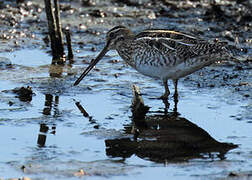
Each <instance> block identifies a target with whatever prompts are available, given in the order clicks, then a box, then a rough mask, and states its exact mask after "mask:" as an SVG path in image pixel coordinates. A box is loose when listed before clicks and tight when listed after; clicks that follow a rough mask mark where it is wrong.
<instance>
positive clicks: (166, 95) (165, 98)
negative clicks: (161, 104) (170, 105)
mask: <svg viewBox="0 0 252 180" xmlns="http://www.w3.org/2000/svg"><path fill="white" fill-rule="evenodd" d="M168 97H169V94H166V93H165V94H163V95H162V96H160V97H159V98H158V99H162V100H168Z"/></svg>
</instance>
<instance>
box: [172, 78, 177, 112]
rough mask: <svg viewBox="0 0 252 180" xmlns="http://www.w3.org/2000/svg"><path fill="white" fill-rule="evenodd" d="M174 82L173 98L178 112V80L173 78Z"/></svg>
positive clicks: (175, 110)
mask: <svg viewBox="0 0 252 180" xmlns="http://www.w3.org/2000/svg"><path fill="white" fill-rule="evenodd" d="M173 84H174V89H175V90H174V95H173V99H174V112H175V113H177V105H178V80H177V79H175V80H173Z"/></svg>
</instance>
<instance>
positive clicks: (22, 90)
mask: <svg viewBox="0 0 252 180" xmlns="http://www.w3.org/2000/svg"><path fill="white" fill-rule="evenodd" d="M2 92H5V93H14V94H16V95H17V96H16V97H17V98H18V99H19V100H20V101H23V102H30V101H31V100H32V96H33V95H34V93H33V91H32V88H31V87H30V86H27V87H17V88H14V89H12V90H3V91H2ZM12 104H13V103H12V102H11V101H10V102H9V105H12Z"/></svg>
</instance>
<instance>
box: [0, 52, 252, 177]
mask: <svg viewBox="0 0 252 180" xmlns="http://www.w3.org/2000/svg"><path fill="white" fill-rule="evenodd" d="M88 54H89V55H90V56H91V55H92V54H95V52H89V53H88ZM84 55H85V53H83V54H82V53H80V54H79V55H78V56H79V57H83V56H84ZM1 57H6V58H9V60H10V61H11V62H12V67H11V68H9V69H8V68H7V69H4V70H3V71H1V80H0V84H1V86H0V88H1V89H0V90H1V94H0V96H1V101H0V111H1V121H0V123H1V125H0V136H1V142H0V146H1V149H0V154H1V162H0V164H1V168H0V174H1V177H4V178H11V177H23V176H28V177H30V178H32V179H60V178H62V179H75V178H76V176H84V177H89V178H92V179H103V178H108V177H109V178H110V179H128V178H134V179H143V178H145V179H153V178H155V177H159V178H169V177H170V178H176V179H184V178H186V179H202V178H208V179H215V178H223V177H226V176H228V175H229V174H230V172H236V173H239V172H242V173H244V172H245V173H246V172H249V171H250V170H251V166H252V164H251V161H250V159H251V145H252V144H251V139H252V136H251V130H252V127H251V126H250V124H251V116H250V117H249V116H246V114H249V112H250V111H249V109H250V108H251V99H250V98H247V99H244V97H243V96H241V95H239V94H238V93H234V92H233V90H232V88H197V87H195V86H187V85H186V83H184V82H183V80H182V81H181V82H180V83H179V92H180V98H179V103H178V107H177V108H178V112H179V113H180V115H179V117H180V118H185V119H186V120H187V121H189V122H190V123H193V124H194V125H196V126H197V128H200V129H202V130H203V131H206V132H207V133H208V134H209V135H210V136H211V137H212V138H213V139H215V140H216V141H218V142H223V143H233V144H236V145H238V147H237V148H234V149H232V148H231V149H232V150H227V151H225V152H224V154H222V156H220V154H219V153H220V152H218V151H216V152H215V151H214V150H212V151H209V152H208V151H207V152H202V153H199V154H197V155H196V156H192V157H190V155H188V156H187V155H185V156H183V158H182V159H184V160H181V159H180V160H179V161H176V160H174V159H173V160H172V159H170V160H169V159H167V160H165V161H163V160H162V161H159V162H158V158H156V159H152V158H151V157H150V156H149V155H146V154H144V155H143V154H141V152H138V151H136V152H134V151H133V152H131V153H130V155H128V156H124V155H120V153H119V155H118V154H117V152H116V154H117V155H113V153H115V151H113V149H112V155H111V152H110V151H109V150H110V149H109V148H110V147H108V146H107V147H106V142H107V141H108V140H113V139H114V140H116V139H117V140H120V139H123V138H130V139H131V138H133V134H132V133H130V131H127V129H129V128H130V127H132V119H131V111H130V105H131V99H132V94H131V85H132V84H137V85H138V86H139V87H140V88H141V91H142V93H143V98H144V101H145V104H146V105H148V106H150V107H151V109H150V113H149V114H148V116H149V115H155V114H162V111H163V109H164V104H163V103H162V101H161V100H157V99H154V98H155V97H156V96H157V95H160V94H162V92H163V88H162V86H161V82H159V81H157V80H153V79H150V78H148V77H144V76H142V75H140V74H138V73H137V72H135V71H134V70H132V69H131V68H130V67H127V66H126V65H125V64H124V63H123V62H122V61H121V59H119V58H118V57H117V56H116V53H115V52H111V53H109V54H108V56H107V57H106V58H105V59H104V60H103V61H102V62H101V63H100V64H99V65H97V68H96V70H94V71H92V72H91V74H90V75H89V76H88V77H87V79H85V80H84V81H83V82H82V83H81V84H80V85H79V86H77V87H73V86H72V84H73V82H74V80H75V79H76V77H77V76H78V75H77V70H78V71H79V70H80V69H82V67H83V66H85V65H81V64H78V63H76V65H73V66H72V67H70V66H69V65H65V66H63V67H62V66H61V67H60V68H61V71H59V72H61V76H58V77H50V73H51V69H52V66H51V65H50V60H51V58H50V56H49V55H47V54H46V53H45V52H44V51H42V50H37V49H29V50H26V49H25V50H21V51H16V52H13V53H4V54H1ZM113 59H119V60H120V61H119V62H117V63H111V61H110V60H113ZM214 68H217V69H218V68H221V67H214ZM115 74H117V75H116V76H115ZM250 76H251V74H250ZM184 81H185V80H184ZM21 86H31V87H32V88H33V93H34V95H33V97H32V100H31V101H30V102H22V101H20V100H19V99H18V98H16V97H15V96H16V94H13V93H12V92H9V91H7V92H6V91H4V90H10V89H13V88H15V87H21ZM169 102H170V108H169V111H170V112H172V111H173V106H174V103H173V99H172V98H170V100H169ZM77 104H78V105H79V106H82V108H83V109H84V111H85V113H84V111H80V109H79V108H78V106H77ZM181 121H182V120H181ZM167 123H169V122H167ZM177 135H179V134H177ZM181 135H182V134H181ZM198 136H201V135H200V134H199V135H198ZM149 138H150V137H149ZM151 138H155V136H153V137H151ZM174 138H176V137H174ZM143 139H146V138H143ZM147 139H148V138H147ZM130 148H131V147H130ZM131 149H133V146H132V148H131ZM125 151H126V150H125ZM151 152H152V151H150V152H149V153H151ZM139 153H140V154H139ZM147 154H148V152H147ZM159 160H160V159H159ZM80 170H84V172H85V173H84V174H81V173H80V172H79V171H80Z"/></svg>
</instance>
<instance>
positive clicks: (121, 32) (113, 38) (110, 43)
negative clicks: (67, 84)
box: [74, 26, 134, 86]
mask: <svg viewBox="0 0 252 180" xmlns="http://www.w3.org/2000/svg"><path fill="white" fill-rule="evenodd" d="M133 38H134V34H133V33H132V32H131V31H130V30H129V29H128V28H126V27H124V26H116V27H114V28H112V29H111V30H109V31H108V32H107V35H106V41H107V42H106V45H105V47H104V48H103V50H102V51H101V52H100V54H99V55H98V56H97V57H96V58H95V59H94V60H93V61H92V62H91V63H90V65H89V66H88V67H87V68H86V69H85V71H84V72H83V73H82V74H81V76H80V77H79V78H78V79H77V80H76V81H75V83H74V85H75V86H76V85H78V84H79V83H80V82H81V80H82V79H83V78H84V77H85V76H86V75H87V74H88V73H89V71H91V69H92V68H93V67H94V66H95V65H96V64H97V63H98V62H99V61H100V60H101V59H102V58H103V56H105V54H106V53H107V52H108V51H109V50H112V49H119V48H120V46H121V44H122V43H123V42H126V41H127V40H129V39H133Z"/></svg>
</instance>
